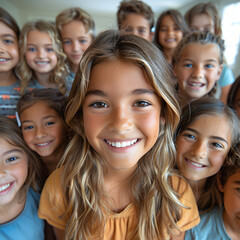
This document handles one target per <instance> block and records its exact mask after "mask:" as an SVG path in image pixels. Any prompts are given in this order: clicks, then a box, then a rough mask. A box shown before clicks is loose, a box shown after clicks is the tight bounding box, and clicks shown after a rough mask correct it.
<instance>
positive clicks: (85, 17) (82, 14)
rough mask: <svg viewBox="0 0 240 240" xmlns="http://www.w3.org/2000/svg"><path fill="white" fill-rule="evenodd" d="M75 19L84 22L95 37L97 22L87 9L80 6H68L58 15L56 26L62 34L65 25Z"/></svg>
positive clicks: (86, 28)
mask: <svg viewBox="0 0 240 240" xmlns="http://www.w3.org/2000/svg"><path fill="white" fill-rule="evenodd" d="M74 20H76V21H80V22H82V24H83V25H84V27H85V30H86V32H87V33H89V34H90V35H91V36H92V38H93V39H94V38H95V23H94V20H93V18H92V17H91V15H90V14H88V13H87V12H86V11H84V10H83V9H81V8H78V7H75V8H68V9H66V10H64V11H62V12H60V13H59V14H58V15H57V17H56V26H57V30H58V33H59V35H60V36H61V32H62V27H63V25H64V24H67V23H69V22H71V21H74Z"/></svg>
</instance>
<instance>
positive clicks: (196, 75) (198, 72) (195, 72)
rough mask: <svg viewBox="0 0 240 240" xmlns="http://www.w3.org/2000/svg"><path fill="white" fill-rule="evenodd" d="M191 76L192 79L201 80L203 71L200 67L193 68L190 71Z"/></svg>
mask: <svg viewBox="0 0 240 240" xmlns="http://www.w3.org/2000/svg"><path fill="white" fill-rule="evenodd" d="M192 76H193V77H194V78H203V77H204V69H203V68H202V67H201V66H194V67H193V71H192Z"/></svg>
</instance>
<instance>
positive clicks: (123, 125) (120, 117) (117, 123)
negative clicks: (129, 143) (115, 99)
mask: <svg viewBox="0 0 240 240" xmlns="http://www.w3.org/2000/svg"><path fill="white" fill-rule="evenodd" d="M111 118H112V119H111V126H110V129H111V130H112V131H114V132H116V133H119V134H124V133H126V132H128V131H129V130H130V129H131V128H132V127H133V123H132V121H131V117H130V114H128V113H127V111H124V109H122V108H121V107H119V108H118V109H116V110H115V111H113V112H112V115H111Z"/></svg>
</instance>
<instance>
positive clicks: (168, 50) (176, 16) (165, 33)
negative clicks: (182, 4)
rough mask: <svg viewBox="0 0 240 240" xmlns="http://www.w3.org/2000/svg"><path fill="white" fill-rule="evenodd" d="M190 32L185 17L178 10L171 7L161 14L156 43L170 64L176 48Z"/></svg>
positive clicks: (156, 31) (155, 35) (155, 36)
mask: <svg viewBox="0 0 240 240" xmlns="http://www.w3.org/2000/svg"><path fill="white" fill-rule="evenodd" d="M188 32H189V29H188V26H187V24H186V22H185V20H184V18H183V16H182V15H181V13H180V12H178V11H177V10H174V9H170V10H167V11H165V12H163V13H162V14H161V15H160V16H159V18H158V21H157V24H156V29H155V34H154V43H155V44H156V45H157V46H158V47H159V49H160V50H161V51H162V52H163V54H164V56H165V57H166V60H167V61H168V63H169V64H172V56H173V52H174V49H175V48H176V46H177V45H178V43H179V42H180V41H181V40H182V38H183V36H185V35H186V34H187V33H188Z"/></svg>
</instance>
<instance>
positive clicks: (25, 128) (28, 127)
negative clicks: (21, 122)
mask: <svg viewBox="0 0 240 240" xmlns="http://www.w3.org/2000/svg"><path fill="white" fill-rule="evenodd" d="M23 129H24V130H30V129H33V126H26V127H23Z"/></svg>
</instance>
